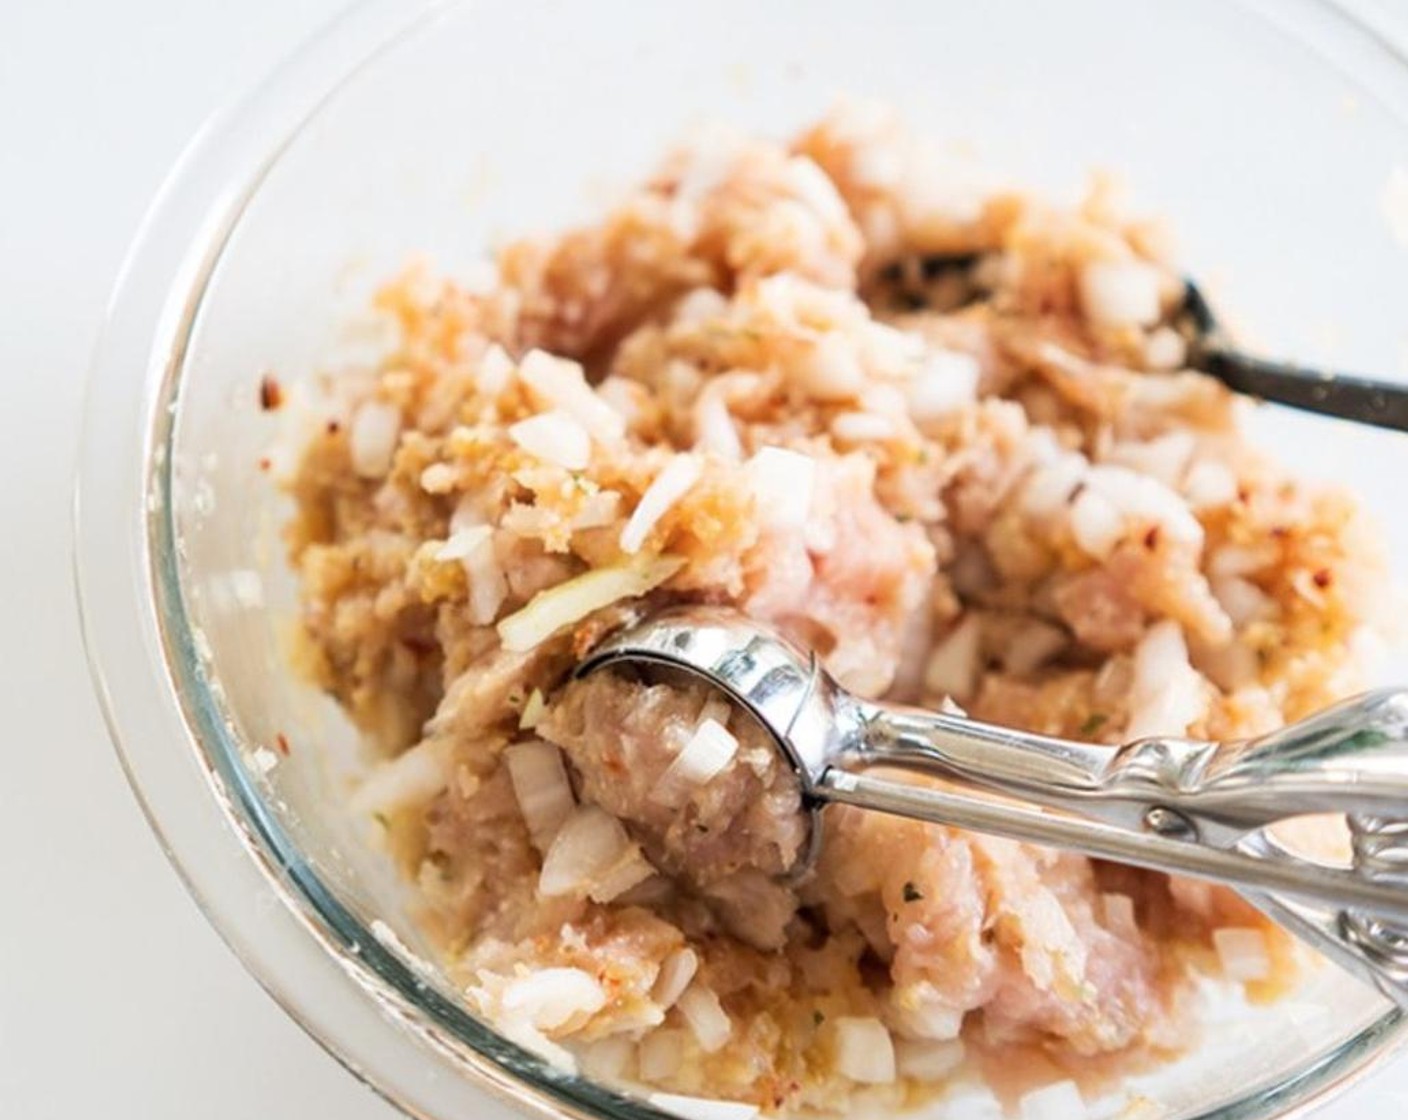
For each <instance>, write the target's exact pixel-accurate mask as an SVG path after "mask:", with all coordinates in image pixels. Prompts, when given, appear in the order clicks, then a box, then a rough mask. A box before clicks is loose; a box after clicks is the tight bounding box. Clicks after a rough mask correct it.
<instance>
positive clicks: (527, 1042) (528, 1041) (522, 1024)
mask: <svg viewBox="0 0 1408 1120" xmlns="http://www.w3.org/2000/svg"><path fill="white" fill-rule="evenodd" d="M495 1026H496V1027H497V1028H498V1030H499V1033H501V1034H502V1035H503V1036H504V1037H505V1038H507V1039H508V1040H509V1041H510V1042H516V1043H518V1045H519V1046H521V1047H523V1049H525V1050H529V1051H531V1052H532V1053H534V1054H537V1055H538V1057H540V1058H542V1059H543V1061H545V1062H547V1063H548V1065H550V1066H552V1067H553V1068H555V1069H559V1070H561V1071H562V1072H563V1073H576V1072H577V1059H576V1058H574V1057H573V1056H572V1052H571V1051H570V1050H568V1049H566V1048H565V1047H563V1046H559V1045H558V1044H557V1043H555V1042H554V1041H553V1040H552V1039H550V1038H549V1037H548V1036H547V1035H545V1034H543V1032H542V1031H540V1030H538V1028H537V1027H535V1026H533V1024H532V1023H530V1022H528V1021H527V1020H526V1019H511V1018H509V1017H508V1016H502V1017H500V1019H499V1020H498V1021H497V1022H496V1023H495Z"/></svg>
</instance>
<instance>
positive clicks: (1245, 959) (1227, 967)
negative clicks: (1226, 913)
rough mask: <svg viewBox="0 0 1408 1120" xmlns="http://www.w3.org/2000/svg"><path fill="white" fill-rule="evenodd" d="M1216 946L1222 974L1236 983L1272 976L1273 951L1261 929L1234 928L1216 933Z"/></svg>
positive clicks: (1216, 931)
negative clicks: (1269, 947) (1268, 946)
mask: <svg viewBox="0 0 1408 1120" xmlns="http://www.w3.org/2000/svg"><path fill="white" fill-rule="evenodd" d="M1212 943H1213V947H1214V948H1216V949H1217V959H1218V961H1219V962H1220V963H1221V964H1222V972H1223V975H1225V976H1226V977H1227V979H1229V980H1233V981H1236V982H1237V983H1239V984H1240V983H1245V982H1246V981H1249V980H1265V979H1267V978H1268V977H1269V976H1270V975H1271V952H1270V950H1269V949H1268V948H1267V944H1266V934H1264V933H1263V932H1262V931H1261V930H1259V929H1240V928H1236V927H1231V928H1227V929H1217V930H1213V934H1212Z"/></svg>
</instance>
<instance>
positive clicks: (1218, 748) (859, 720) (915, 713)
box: [578, 607, 1408, 1007]
mask: <svg viewBox="0 0 1408 1120" xmlns="http://www.w3.org/2000/svg"><path fill="white" fill-rule="evenodd" d="M642 663H644V664H646V665H654V666H657V667H668V668H671V669H673V670H680V671H684V672H687V673H690V674H693V675H694V676H696V677H699V678H701V679H703V680H705V681H707V682H709V683H710V684H712V685H714V686H715V687H717V688H719V689H721V690H722V691H724V692H725V693H727V694H728V695H729V696H730V697H731V698H732V699H733V700H734V701H735V702H737V703H739V704H740V705H742V706H743V707H744V708H745V709H747V710H748V711H750V712H751V713H752V714H753V716H754V717H755V718H756V719H757V720H758V721H759V722H760V723H761V724H762V725H763V726H764V727H765V728H766V729H767V730H768V731H769V732H770V733H771V735H772V738H773V739H774V741H775V742H776V743H777V746H778V748H779V749H780V750H781V751H782V752H783V753H784V754H785V755H786V757H787V758H788V760H789V761H790V762H791V764H792V766H793V768H794V769H795V770H796V772H797V775H798V779H799V781H800V783H801V786H802V790H803V793H804V803H805V804H806V805H807V806H808V807H809V812H810V814H811V818H812V836H813V843H812V845H811V848H810V851H809V853H808V856H807V857H806V859H804V861H803V865H802V866H800V867H798V868H797V869H796V872H797V873H798V874H802V873H805V871H806V870H807V866H806V865H807V863H808V861H810V860H811V859H814V857H815V853H816V850H817V843H818V838H819V835H820V818H819V810H820V807H821V806H823V805H825V804H827V803H828V802H837V803H844V804H848V805H854V806H858V807H860V808H864V809H871V810H877V811H880V812H887V813H895V814H899V815H902V816H907V817H913V818H915V819H918V820H926V821H932V822H936V823H941V824H947V825H953V826H956V827H961V828H969V829H974V830H977V831H981V832H990V833H993V834H996V835H1001V836H1007V837H1010V838H1013V839H1018V840H1023V841H1027V842H1030V843H1036V844H1045V845H1050V846H1055V847H1062V848H1069V849H1071V850H1074V851H1079V852H1083V853H1085V854H1087V855H1090V856H1094V857H1097V858H1101V859H1108V860H1114V861H1117V862H1122V863H1128V864H1133V865H1135V866H1139V867H1145V868H1150V869H1153V870H1158V871H1166V872H1170V873H1173V874H1180V875H1192V876H1197V877H1200V878H1205V879H1210V880H1214V881H1216V882H1220V883H1224V884H1227V885H1229V886H1233V887H1236V888H1237V889H1239V890H1241V891H1243V892H1244V893H1245V894H1246V895H1247V896H1248V897H1249V898H1250V899H1252V901H1254V902H1255V903H1256V904H1257V905H1259V906H1260V907H1261V908H1262V909H1263V910H1264V911H1265V912H1266V913H1268V914H1269V915H1270V916H1271V917H1273V918H1274V919H1276V920H1277V921H1279V922H1281V923H1282V924H1283V925H1285V926H1286V927H1287V928H1289V929H1290V930H1291V931H1292V932H1294V933H1296V934H1297V935H1298V936H1300V937H1301V938H1303V939H1304V940H1306V941H1307V942H1309V943H1310V944H1312V945H1313V946H1314V947H1315V948H1317V949H1319V950H1320V951H1321V952H1323V953H1324V954H1325V955H1326V956H1328V957H1329V958H1330V959H1332V960H1334V961H1336V962H1337V963H1338V964H1340V965H1341V966H1342V967H1344V968H1346V969H1347V970H1349V971H1350V972H1352V973H1353V974H1354V975H1356V976H1358V977H1360V978H1361V979H1364V980H1366V981H1367V982H1369V983H1372V984H1374V985H1375V986H1376V987H1378V988H1379V989H1380V990H1381V991H1383V992H1384V993H1385V994H1386V995H1388V996H1390V998H1392V999H1394V1000H1396V1001H1397V1002H1398V1003H1399V1004H1400V1005H1402V1006H1405V1007H1408V823H1405V821H1404V819H1403V818H1404V817H1408V692H1405V691H1398V690H1391V691H1381V692H1374V693H1369V694H1366V695H1364V696H1361V697H1357V698H1355V699H1352V700H1348V701H1345V702H1344V703H1342V704H1339V705H1336V706H1335V707H1333V708H1329V709H1327V710H1326V711H1324V712H1321V713H1318V714H1317V715H1315V716H1312V717H1311V718H1309V719H1306V720H1302V721H1301V722H1299V723H1295V724H1292V725H1290V726H1288V727H1285V728H1282V729H1281V730H1279V731H1276V732H1274V733H1272V734H1270V735H1267V736H1264V737H1262V738H1259V739H1254V740H1249V741H1246V742H1236V743H1208V742H1197V741H1193V740H1187V739H1144V740H1140V741H1137V742H1133V743H1129V744H1127V745H1125V746H1123V747H1106V746H1095V745H1091V744H1087V743H1080V742H1074V741H1070V740H1065V739H1056V738H1051V737H1049V736H1042V735H1032V734H1028V733H1025V732H1021V731H1015V730H1012V729H1010V728H1005V727H998V726H995V725H992V724H986V723H982V722H979V721H977V720H972V719H968V718H967V717H964V716H961V715H956V714H946V713H939V712H926V711H920V710H917V709H912V708H900V707H897V706H893V705H886V704H879V703H873V702H870V701H865V700H861V699H859V698H857V697H855V696H852V695H851V694H849V693H848V692H846V691H845V690H844V689H842V688H841V687H840V686H839V685H837V684H836V682H835V681H833V680H832V679H831V678H830V677H829V676H828V675H827V674H826V672H825V671H824V670H823V669H822V668H821V666H820V665H819V664H818V663H817V660H816V658H815V656H814V655H813V654H811V653H810V652H808V651H806V650H803V649H800V648H799V647H797V646H795V645H793V644H792V643H790V642H788V641H787V640H786V639H784V638H782V637H781V636H779V635H777V634H776V633H774V632H773V631H771V630H770V629H768V628H767V627H765V626H762V625H760V624H758V623H755V622H753V621H751V620H749V619H747V618H744V617H743V616H741V615H739V614H738V613H736V612H733V611H729V610H725V609H720V608H712V607H689V608H677V609H674V610H671V611H667V612H663V613H661V614H659V615H657V616H655V617H654V618H653V619H649V620H647V621H645V622H644V623H641V624H639V625H637V626H634V627H631V628H628V629H626V630H624V631H622V632H621V633H619V634H617V635H615V636H613V637H612V638H610V639H609V640H608V641H607V642H605V643H604V644H603V645H602V646H601V647H599V648H598V649H597V650H596V651H595V652H594V653H593V655H592V656H591V657H590V658H589V659H588V660H587V661H585V662H584V663H583V664H582V665H581V666H580V667H579V668H578V674H579V675H585V674H588V673H591V672H594V671H596V670H598V669H601V668H604V667H608V666H613V665H615V666H621V665H625V664H635V665H641V664H642ZM877 768H882V769H885V770H907V771H910V772H912V773H915V774H918V775H923V776H925V777H927V778H929V779H939V780H941V781H942V783H943V785H942V786H940V787H936V786H935V785H933V784H928V783H925V784H918V783H906V782H903V781H896V780H895V779H894V778H892V777H887V776H876V775H872V774H868V773H864V771H868V770H873V769H877ZM993 795H997V796H993ZM1309 813H1339V814H1344V815H1345V816H1346V817H1347V818H1348V819H1349V822H1350V827H1351V834H1352V836H1353V838H1354V850H1355V860H1354V863H1353V864H1352V865H1351V866H1348V867H1343V866H1340V867H1336V866H1331V865H1328V864H1325V863H1321V862H1318V861H1315V860H1313V859H1311V858H1309V857H1307V856H1304V855H1301V854H1297V853H1293V852H1291V851H1290V850H1288V849H1287V848H1286V847H1285V846H1283V845H1282V844H1280V843H1278V842H1277V841H1276V840H1275V838H1274V837H1273V836H1272V835H1271V834H1270V833H1269V832H1268V831H1267V829H1268V827H1269V826H1271V825H1274V824H1276V823H1277V822H1279V821H1284V820H1287V819H1290V818H1292V817H1296V816H1302V815H1305V814H1309Z"/></svg>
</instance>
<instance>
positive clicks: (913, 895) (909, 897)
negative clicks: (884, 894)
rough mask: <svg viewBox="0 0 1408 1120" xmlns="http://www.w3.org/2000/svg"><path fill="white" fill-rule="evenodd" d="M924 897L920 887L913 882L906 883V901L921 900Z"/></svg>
mask: <svg viewBox="0 0 1408 1120" xmlns="http://www.w3.org/2000/svg"><path fill="white" fill-rule="evenodd" d="M923 898H924V896H923V895H922V894H920V893H919V888H918V887H916V886H915V885H914V884H913V883H906V884H905V885H904V900H905V901H906V902H920V901H922V900H923Z"/></svg>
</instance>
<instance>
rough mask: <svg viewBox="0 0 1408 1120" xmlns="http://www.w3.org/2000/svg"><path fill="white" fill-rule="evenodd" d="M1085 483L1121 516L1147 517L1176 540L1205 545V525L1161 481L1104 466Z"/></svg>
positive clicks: (1090, 475) (1123, 469)
mask: <svg viewBox="0 0 1408 1120" xmlns="http://www.w3.org/2000/svg"><path fill="white" fill-rule="evenodd" d="M1086 484H1087V486H1088V487H1089V488H1091V489H1092V490H1094V491H1095V492H1097V493H1098V494H1100V496H1101V497H1103V498H1105V499H1107V500H1108V501H1109V502H1110V503H1111V504H1112V505H1114V506H1115V508H1116V509H1118V510H1119V511H1120V512H1121V513H1123V514H1125V515H1127V516H1133V517H1143V518H1148V519H1149V520H1150V521H1154V522H1156V523H1158V524H1159V525H1160V526H1161V527H1162V528H1163V529H1164V531H1165V532H1167V533H1168V534H1169V535H1170V536H1171V537H1173V538H1174V539H1175V540H1180V541H1183V542H1184V543H1186V544H1195V545H1199V546H1201V545H1202V543H1203V527H1202V525H1201V524H1200V523H1199V522H1198V519H1197V518H1196V517H1194V516H1193V514H1192V512H1191V511H1190V510H1189V509H1188V505H1187V503H1185V502H1184V500H1183V499H1182V498H1181V497H1179V495H1178V494H1177V492H1175V491H1174V490H1172V489H1171V488H1169V487H1168V486H1165V485H1164V484H1163V483H1162V482H1160V481H1159V480H1158V479H1156V478H1151V477H1150V476H1149V475H1146V474H1140V473H1139V472H1138V471H1132V470H1129V469H1128V468H1127V467H1120V466H1115V465H1105V464H1102V465H1100V466H1096V467H1092V468H1091V469H1090V473H1089V474H1088V475H1087V476H1086Z"/></svg>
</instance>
